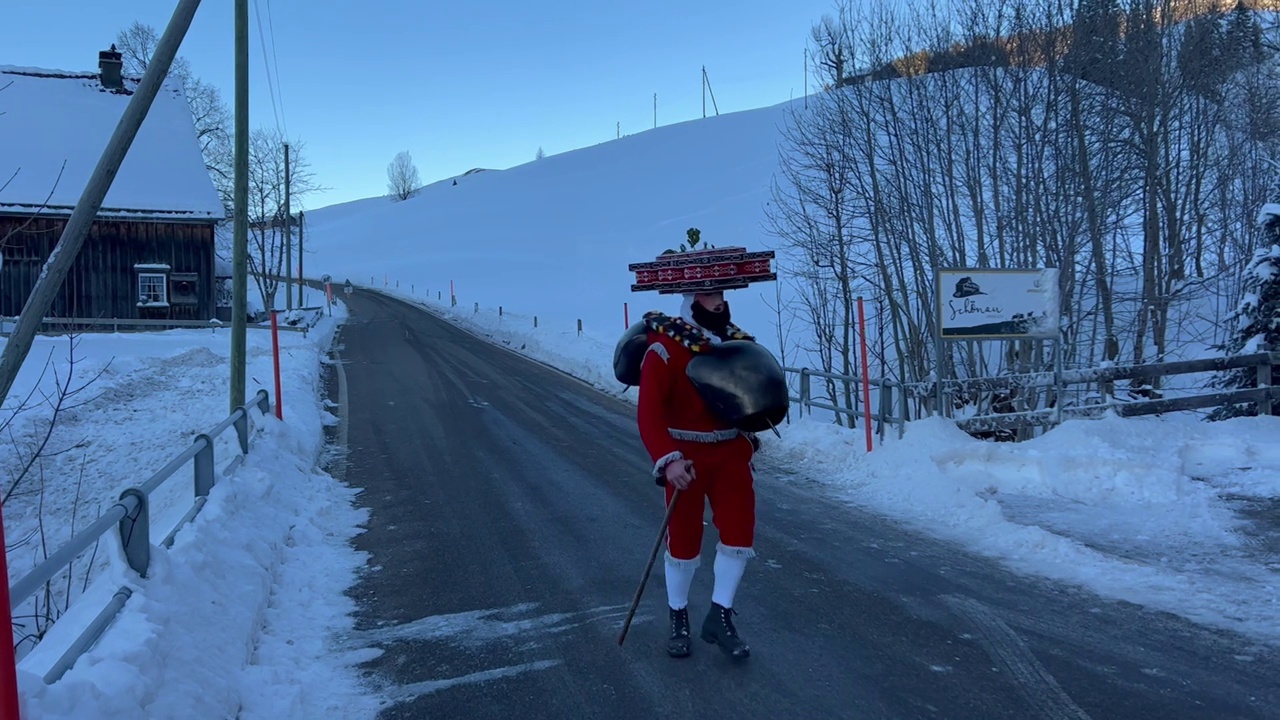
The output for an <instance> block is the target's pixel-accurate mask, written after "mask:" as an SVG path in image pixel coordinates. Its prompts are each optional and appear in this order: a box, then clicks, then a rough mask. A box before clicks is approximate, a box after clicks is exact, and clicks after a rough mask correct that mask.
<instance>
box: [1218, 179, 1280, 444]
mask: <svg viewBox="0 0 1280 720" xmlns="http://www.w3.org/2000/svg"><path fill="white" fill-rule="evenodd" d="M1258 222H1259V224H1260V225H1261V226H1262V234H1263V243H1264V247H1262V248H1260V249H1258V250H1257V251H1255V252H1254V254H1253V260H1251V261H1250V262H1249V266H1248V268H1246V270H1245V273H1244V278H1243V282H1242V283H1241V285H1242V287H1243V290H1244V297H1243V298H1242V299H1241V300H1240V305H1239V306H1238V307H1237V308H1236V311H1235V312H1234V313H1232V315H1231V318H1230V322H1234V323H1235V325H1236V330H1235V334H1234V335H1233V336H1231V337H1230V338H1229V339H1228V340H1227V342H1226V343H1224V344H1222V345H1220V346H1218V347H1217V348H1215V349H1217V350H1221V351H1222V352H1223V353H1224V354H1226V355H1240V354H1248V353H1253V352H1258V351H1260V350H1261V349H1262V348H1263V347H1270V348H1280V205H1275V204H1268V205H1266V206H1264V207H1263V208H1262V212H1261V213H1260V215H1259V217H1258ZM1212 385H1213V386H1214V387H1217V388H1221V389H1224V390H1238V389H1245V388H1256V387H1258V373H1257V370H1256V369H1255V368H1251V367H1250V368H1240V369H1237V370H1228V371H1225V372H1222V373H1219V374H1218V375H1217V377H1215V378H1214V379H1213V382H1212ZM1273 405H1274V407H1273V409H1272V414H1280V403H1275V404H1273ZM1257 414H1258V406H1257V403H1255V402H1252V401H1250V402H1247V403H1233V404H1228V405H1223V406H1222V407H1220V408H1217V409H1216V410H1214V411H1213V412H1211V413H1210V414H1209V417H1208V419H1209V420H1211V421H1215V420H1226V419H1228V418H1233V417H1241V416H1251V415H1257Z"/></svg>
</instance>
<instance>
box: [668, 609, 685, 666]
mask: <svg viewBox="0 0 1280 720" xmlns="http://www.w3.org/2000/svg"><path fill="white" fill-rule="evenodd" d="M667 609H668V610H671V639H670V640H668V641H667V654H668V655H670V656H671V657H678V658H680V657H689V608H687V607H684V608H680V609H679V610H672V609H671V608H667Z"/></svg>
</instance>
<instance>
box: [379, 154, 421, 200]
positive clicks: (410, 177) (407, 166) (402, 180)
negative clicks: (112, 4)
mask: <svg viewBox="0 0 1280 720" xmlns="http://www.w3.org/2000/svg"><path fill="white" fill-rule="evenodd" d="M421 185H422V181H421V179H420V178H419V177H418V166H417V165H414V164H413V156H412V155H410V154H409V151H408V150H401V151H400V152H398V153H396V157H395V159H394V160H392V161H391V162H390V163H388V164H387V194H388V195H390V197H391V201H392V202H399V201H401V200H408V199H409V198H411V197H413V196H414V195H417V194H418V188H419V187H421Z"/></svg>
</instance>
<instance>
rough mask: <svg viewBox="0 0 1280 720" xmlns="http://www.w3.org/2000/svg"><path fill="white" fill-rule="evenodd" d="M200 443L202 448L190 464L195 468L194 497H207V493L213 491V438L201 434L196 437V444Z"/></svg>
mask: <svg viewBox="0 0 1280 720" xmlns="http://www.w3.org/2000/svg"><path fill="white" fill-rule="evenodd" d="M201 441H203V442H204V447H202V448H200V452H197V453H196V457H195V461H194V462H193V463H192V465H193V466H194V467H195V473H194V474H195V482H196V497H209V491H210V490H212V489H213V465H214V462H213V438H211V437H209V436H208V435H205V434H203V433H201V434H200V435H197V436H196V442H201Z"/></svg>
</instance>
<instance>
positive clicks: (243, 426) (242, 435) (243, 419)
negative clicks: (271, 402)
mask: <svg viewBox="0 0 1280 720" xmlns="http://www.w3.org/2000/svg"><path fill="white" fill-rule="evenodd" d="M263 414H264V415H265V414H266V413H263ZM236 415H237V416H238V417H236V419H235V422H234V423H233V424H234V425H235V428H236V439H237V440H239V441H240V454H242V455H248V454H249V411H248V410H245V408H244V406H243V405H241V406H240V407H238V408H236Z"/></svg>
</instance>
